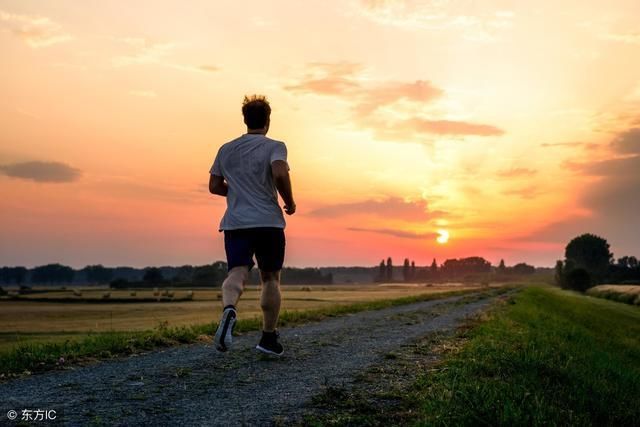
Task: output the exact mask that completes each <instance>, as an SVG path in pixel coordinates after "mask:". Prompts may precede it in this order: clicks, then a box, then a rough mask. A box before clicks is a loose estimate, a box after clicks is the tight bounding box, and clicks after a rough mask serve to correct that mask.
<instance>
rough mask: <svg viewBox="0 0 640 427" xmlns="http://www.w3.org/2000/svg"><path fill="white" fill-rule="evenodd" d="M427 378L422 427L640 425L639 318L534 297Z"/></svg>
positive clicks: (520, 300) (547, 295) (560, 298)
mask: <svg viewBox="0 0 640 427" xmlns="http://www.w3.org/2000/svg"><path fill="white" fill-rule="evenodd" d="M467 333H468V341H467V342H466V344H465V345H464V346H463V348H462V349H461V350H460V351H459V352H457V353H455V354H454V355H452V356H450V357H449V358H448V359H447V360H446V362H445V363H444V369H440V370H437V371H435V373H425V372H423V373H421V374H419V375H418V379H417V382H416V383H415V385H414V387H413V390H412V392H411V393H410V396H409V395H408V396H406V399H411V400H412V401H413V404H414V405H415V408H416V409H417V416H416V424H418V425H442V426H444V425H457V426H460V425H462V426H471V425H474V426H475V425H580V426H589V425H593V426H606V425H611V426H613V425H629V426H630V425H639V423H640V310H639V309H638V308H637V307H633V306H627V305H622V304H618V303H615V302H611V301H607V300H598V299H593V298H589V297H585V296H582V295H578V294H575V293H571V292H566V291H560V290H557V289H550V288H534V287H531V288H527V289H525V290H524V291H522V292H520V293H518V295H517V296H516V298H515V304H506V305H503V306H501V307H499V308H497V309H496V310H495V312H494V313H493V315H492V317H491V319H490V320H489V321H487V322H484V323H481V324H480V325H479V326H477V327H475V328H473V329H472V330H471V331H469V332H467Z"/></svg>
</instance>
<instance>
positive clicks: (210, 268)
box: [193, 261, 227, 286]
mask: <svg viewBox="0 0 640 427" xmlns="http://www.w3.org/2000/svg"><path fill="white" fill-rule="evenodd" d="M226 276H227V263H226V262H222V261H217V262H214V263H213V264H209V265H201V266H198V267H195V268H194V270H193V284H194V285H196V286H220V285H222V282H223V280H224V278H225V277H226Z"/></svg>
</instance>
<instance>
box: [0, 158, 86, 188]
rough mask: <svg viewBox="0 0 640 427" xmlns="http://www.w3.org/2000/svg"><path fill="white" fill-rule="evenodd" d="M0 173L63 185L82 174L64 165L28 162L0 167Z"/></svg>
mask: <svg viewBox="0 0 640 427" xmlns="http://www.w3.org/2000/svg"><path fill="white" fill-rule="evenodd" d="M0 173H2V174H4V175H6V176H10V177H12V178H20V179H26V180H31V181H36V182H52V183H65V182H73V181H76V180H78V179H80V176H81V175H82V172H81V171H80V170H79V169H76V168H74V167H71V166H69V165H67V164H66V163H60V162H41V161H30V162H22V163H12V164H6V165H0Z"/></svg>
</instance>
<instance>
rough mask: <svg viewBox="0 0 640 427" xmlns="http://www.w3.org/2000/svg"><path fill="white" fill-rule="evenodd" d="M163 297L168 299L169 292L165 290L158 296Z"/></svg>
mask: <svg viewBox="0 0 640 427" xmlns="http://www.w3.org/2000/svg"><path fill="white" fill-rule="evenodd" d="M160 295H162V296H163V297H168V296H169V291H168V290H167V289H165V290H164V291H162V293H161V294H160Z"/></svg>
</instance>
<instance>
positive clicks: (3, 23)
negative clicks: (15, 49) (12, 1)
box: [0, 10, 72, 49]
mask: <svg viewBox="0 0 640 427" xmlns="http://www.w3.org/2000/svg"><path fill="white" fill-rule="evenodd" d="M0 28H2V29H3V30H4V31H7V32H9V33H11V34H13V35H14V36H16V37H18V38H20V39H22V40H24V41H25V43H27V45H29V47H32V48H34V49H37V48H42V47H48V46H52V45H54V44H57V43H62V42H66V41H69V40H71V39H72V37H71V35H70V34H68V33H66V32H64V31H63V29H62V25H60V24H58V23H57V22H54V21H52V20H51V19H49V18H47V17H44V16H33V15H19V14H15V13H8V12H5V11H2V10H0Z"/></svg>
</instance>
